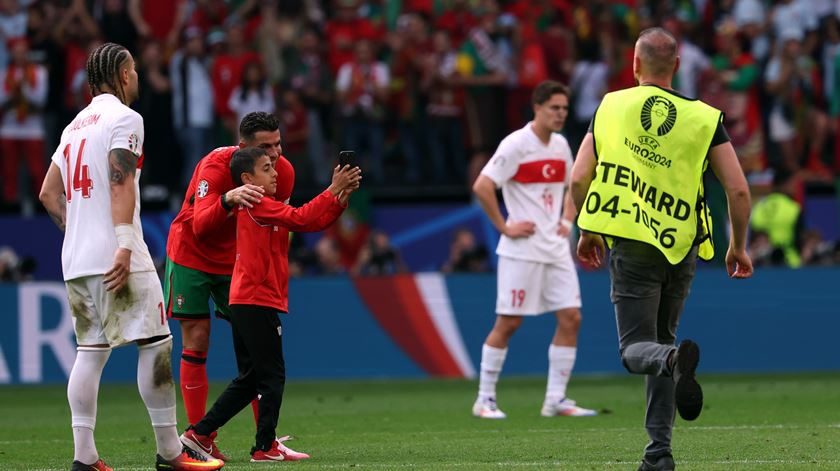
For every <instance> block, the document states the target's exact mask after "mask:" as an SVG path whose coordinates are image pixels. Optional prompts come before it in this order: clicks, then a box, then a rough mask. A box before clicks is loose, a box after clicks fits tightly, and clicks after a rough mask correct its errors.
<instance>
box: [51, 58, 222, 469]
mask: <svg viewBox="0 0 840 471" xmlns="http://www.w3.org/2000/svg"><path fill="white" fill-rule="evenodd" d="M86 67H87V76H88V85H89V86H90V90H91V94H92V95H93V97H94V98H93V101H92V102H91V103H90V105H88V106H87V107H86V108H85V109H83V110H82V111H80V112H79V114H78V115H77V116H76V118H75V119H74V120H73V121H72V122H71V123H70V124H69V125H68V126H67V127H66V128H65V129H64V132H63V133H62V135H61V144H60V145H59V147H58V149H57V150H56V151H55V153H54V154H53V156H52V164H51V165H50V168H49V170H48V171H47V176H46V178H45V180H44V185H43V187H42V189H41V195H40V198H41V202H42V203H43V204H44V207H45V208H46V209H47V212H49V214H50V216H51V217H52V218H53V220H54V221H55V223H56V224H57V225H58V227H59V228H60V229H62V230H63V231H64V245H63V247H62V253H61V262H62V269H63V272H64V280H65V284H66V286H67V296H68V299H69V302H70V309H71V311H72V315H73V326H74V330H75V333H76V341H77V343H78V345H79V347H78V349H77V350H78V351H77V354H76V361H75V363H74V364H73V370H72V371H71V373H70V379H69V381H68V383H67V398H68V401H69V402H70V414H71V417H72V427H73V442H74V458H73V460H74V461H73V464H72V467H71V470H72V471H88V470H93V471H106V470H111V468H110V467H108V466H107V465H106V464H105V462H104V461H103V460H102V459H101V458H100V457H99V454H98V452H97V451H96V444H95V442H94V438H93V430H94V428H95V425H96V402H97V396H98V393H99V380H100V377H101V376H102V369H103V368H104V366H105V363H106V361H107V360H108V357H109V356H110V354H111V349H112V348H115V347H119V346H122V345H126V344H128V343H131V342H134V343H136V344H137V345H138V349H139V354H138V357H139V359H138V364H137V369H138V371H137V385H138V388H139V390H140V396H141V398H142V399H143V402H144V403H145V405H146V409H147V410H148V412H149V417H150V418H151V422H152V427H153V429H154V432H155V440H156V442H157V461H156V465H155V467H156V469H159V470H160V469H165V470H176V471H197V470H215V469H219V468H221V467H222V466H224V462H222V461H219V460H212V459H207V458H204V457H203V456H200V455H198V454H196V453H194V452H193V451H192V450H187V449H183V448H182V445H181V442H180V440H179V439H178V432H177V430H176V425H177V424H176V419H175V389H174V382H173V380H172V371H171V366H170V365H171V357H172V336H171V335H170V334H169V326H168V325H167V323H166V317H165V315H164V310H163V292H162V290H161V286H160V280H159V279H158V277H157V272H156V271H155V266H154V264H153V263H152V258H151V256H150V255H149V249H148V248H147V247H146V243H145V241H144V240H143V230H142V228H141V226H140V200H139V197H138V194H139V183H138V182H139V180H140V168H141V167H142V165H143V137H144V134H143V118H142V117H141V116H140V115H139V114H137V113H136V112H135V111H133V110H132V109H130V108H129V107H128V106H127V105H128V104H129V103H131V102H133V101H134V100H136V99H137V95H138V92H137V72H136V71H135V68H134V59H133V58H132V57H131V54H130V53H129V52H128V50H126V49H125V48H124V47H122V46H120V45H117V44H113V43H107V44H103V45H102V46H100V47H98V48H96V50H95V51H93V53H91V55H90V56H89V57H88V59H87V65H86Z"/></svg>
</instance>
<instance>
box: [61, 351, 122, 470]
mask: <svg viewBox="0 0 840 471" xmlns="http://www.w3.org/2000/svg"><path fill="white" fill-rule="evenodd" d="M76 350H77V352H76V361H75V362H74V363H73V370H72V371H71V372H70V379H69V381H67V402H69V403H70V416H71V420H72V423H71V424H72V427H73V459H74V460H75V461H80V462H82V463H83V464H93V463H95V462H96V460H98V459H99V453H98V452H97V451H96V442H95V441H94V439H93V430H94V429H95V428H96V400H97V398H98V397H99V379H100V378H101V377H102V369H103V368H104V367H105V363H106V362H107V361H108V357H109V356H110V355H111V349H110V348H96V347H79V348H77V349H76Z"/></svg>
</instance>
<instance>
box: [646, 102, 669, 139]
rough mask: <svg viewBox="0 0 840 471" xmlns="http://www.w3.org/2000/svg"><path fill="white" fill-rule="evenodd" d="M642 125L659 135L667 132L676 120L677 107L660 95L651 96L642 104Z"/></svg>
mask: <svg viewBox="0 0 840 471" xmlns="http://www.w3.org/2000/svg"><path fill="white" fill-rule="evenodd" d="M641 121H642V127H643V128H644V129H645V131H647V132H648V133H650V134H656V135H657V136H659V137H661V136H664V135H665V134H668V133H669V132H670V131H671V129H673V127H674V124H675V123H676V122H677V107H676V106H674V104H673V103H672V102H671V100H669V99H667V98H665V97H662V96H657V95H654V96H651V97H649V98H648V99H647V100H645V103H644V104H643V105H642V115H641Z"/></svg>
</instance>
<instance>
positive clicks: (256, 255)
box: [181, 148, 361, 462]
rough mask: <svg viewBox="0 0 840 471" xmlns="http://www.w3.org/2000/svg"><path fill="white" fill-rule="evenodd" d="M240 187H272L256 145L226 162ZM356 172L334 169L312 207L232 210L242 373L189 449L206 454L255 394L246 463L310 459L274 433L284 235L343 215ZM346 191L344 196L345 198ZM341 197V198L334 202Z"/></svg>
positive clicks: (233, 297) (267, 204) (189, 436)
mask: <svg viewBox="0 0 840 471" xmlns="http://www.w3.org/2000/svg"><path fill="white" fill-rule="evenodd" d="M230 169H231V176H232V177H233V181H234V184H236V185H237V186H239V185H243V184H251V185H256V186H261V187H263V188H264V189H265V194H266V195H267V196H272V195H274V193H275V192H276V190H277V171H276V170H275V169H274V166H273V165H272V164H271V159H270V158H269V156H268V155H267V154H266V153H265V150H263V149H260V148H243V149H239V150H237V151H236V152H234V154H233V156H232V157H231V161H230ZM360 181H361V171H360V170H359V169H358V167H354V168H350V167H349V166H344V167H341V168H339V167H336V168H335V170H334V171H333V179H332V184H331V185H330V186H329V187H328V188H327V189H326V190H325V191H324V192H323V193H321V194H319V195H318V196H316V197H315V198H313V199H312V201H310V202H309V203H307V204H305V205H303V206H301V207H300V208H294V207H291V206H289V205H287V204H284V203H281V202H279V201H276V200H274V199H273V198H263V199H262V200H261V201H260V202H259V203H257V204H255V205H254V207H253V208H247V207H244V206H240V207H239V208H238V209H237V210H236V218H237V219H236V264H235V265H234V268H233V279H232V280H231V285H230V318H231V326H232V329H233V348H234V351H235V353H236V364H237V367H238V369H239V376H237V377H236V379H234V380H233V381H232V382H231V383H230V384H229V385H228V387H227V389H225V391H224V392H223V393H222V394H221V395H220V396H219V398H218V399H217V400H216V402H215V404H213V407H212V408H211V409H210V411H209V412H208V413H207V414H206V415H205V416H204V417H203V418H202V419H201V420H200V421H199V422H198V423H197V424H195V425H194V426H193V427H192V428H191V429H189V430H187V431H186V432H185V433H184V434H183V435H182V437H181V438H182V441H183V442H184V444H185V445H187V446H188V447H190V448H191V449H193V450H195V451H197V452H199V453H202V454H205V453H208V452H209V450H208V447H206V446H205V445H210V443H211V440H210V435H211V434H212V433H213V432H215V431H216V430H217V429H218V428H219V427H221V426H223V425H224V424H226V423H227V422H228V421H229V420H230V419H231V418H233V417H234V416H235V415H236V414H238V413H239V412H240V411H241V410H242V409H244V408H245V407H246V406H247V405H248V404H250V403H251V400H252V399H253V398H254V397H255V396H257V395H259V398H260V399H259V418H258V420H257V434H256V443H255V445H254V447H253V448H252V449H251V462H266V461H296V460H300V459H306V458H309V455H307V454H305V453H299V452H296V451H294V450H292V449H290V448H288V447H286V446H285V445H283V440H284V439H285V437H284V438H280V439H278V438H277V436H276V429H277V420H278V417H279V415H280V405H281V402H282V399H283V389H284V386H285V383H286V374H285V371H286V370H285V361H284V359H283V342H282V339H283V337H282V326H281V322H280V316H279V314H280V313H287V312H288V299H287V298H286V291H285V289H284V287H285V286H286V284H287V283H288V263H283V262H284V261H285V260H284V259H285V257H287V256H288V252H287V247H288V240H283V238H284V237H285V238H288V233H287V231H286V230H284V229H287V230H292V231H306V230H307V227H310V226H312V225H313V224H314V223H315V222H316V221H319V220H321V219H322V218H330V219H332V220H333V221H334V220H335V219H337V218H338V216H340V215H341V213H342V211H343V210H344V208H346V204H344V203H343V201H342V200H344V201H346V196H347V195H348V194H349V193H350V192H352V191H354V190H355V189H357V188H358V187H359V182H360ZM342 193H344V194H342ZM339 197H341V200H340V199H339Z"/></svg>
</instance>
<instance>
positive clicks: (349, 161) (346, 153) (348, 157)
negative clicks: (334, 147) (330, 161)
mask: <svg viewBox="0 0 840 471" xmlns="http://www.w3.org/2000/svg"><path fill="white" fill-rule="evenodd" d="M345 165H349V166H350V167H356V166H357V164H356V152H355V151H352V150H343V151H341V152H339V153H338V166H339V168H344V166H345Z"/></svg>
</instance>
